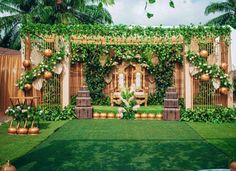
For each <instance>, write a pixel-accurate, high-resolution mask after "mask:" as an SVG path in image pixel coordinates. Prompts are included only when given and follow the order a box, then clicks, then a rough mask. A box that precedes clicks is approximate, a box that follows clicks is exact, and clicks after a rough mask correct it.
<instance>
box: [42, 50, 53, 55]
mask: <svg viewBox="0 0 236 171" xmlns="http://www.w3.org/2000/svg"><path fill="white" fill-rule="evenodd" d="M43 55H44V56H45V57H50V56H52V50H51V49H45V51H44V52H43Z"/></svg>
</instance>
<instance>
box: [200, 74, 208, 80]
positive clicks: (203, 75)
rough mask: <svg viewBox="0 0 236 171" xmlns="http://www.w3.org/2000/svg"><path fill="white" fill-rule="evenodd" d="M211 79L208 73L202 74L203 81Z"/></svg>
mask: <svg viewBox="0 0 236 171" xmlns="http://www.w3.org/2000/svg"><path fill="white" fill-rule="evenodd" d="M209 79H210V77H209V75H208V74H202V75H201V80H202V81H209Z"/></svg>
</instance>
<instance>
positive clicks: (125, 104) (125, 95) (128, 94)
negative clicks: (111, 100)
mask: <svg viewBox="0 0 236 171" xmlns="http://www.w3.org/2000/svg"><path fill="white" fill-rule="evenodd" d="M134 91H135V85H132V86H131V87H130V90H128V89H123V90H122V91H121V95H120V99H121V106H122V107H120V108H119V109H118V113H120V115H121V118H123V119H135V114H136V113H137V110H138V108H139V107H140V106H139V105H137V102H136V100H135V96H134Z"/></svg>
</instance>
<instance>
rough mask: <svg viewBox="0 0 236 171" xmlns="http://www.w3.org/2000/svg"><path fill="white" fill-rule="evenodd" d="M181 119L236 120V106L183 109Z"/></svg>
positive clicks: (215, 121)
mask: <svg viewBox="0 0 236 171" xmlns="http://www.w3.org/2000/svg"><path fill="white" fill-rule="evenodd" d="M181 121H191V122H212V123H224V122H235V121H236V108H224V107H215V108H211V109H204V108H196V109H194V110H190V109H188V110H184V109H182V110H181Z"/></svg>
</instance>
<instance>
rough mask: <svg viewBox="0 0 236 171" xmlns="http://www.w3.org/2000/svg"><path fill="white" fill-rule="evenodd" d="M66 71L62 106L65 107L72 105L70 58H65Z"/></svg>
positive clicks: (67, 46)
mask: <svg viewBox="0 0 236 171" xmlns="http://www.w3.org/2000/svg"><path fill="white" fill-rule="evenodd" d="M65 46H66V47H65V51H66V53H69V51H70V49H69V45H65ZM63 63H64V70H63V73H62V84H61V87H62V106H63V107H65V106H67V105H69V103H70V58H69V57H68V56H66V57H65V59H64V61H63Z"/></svg>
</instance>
